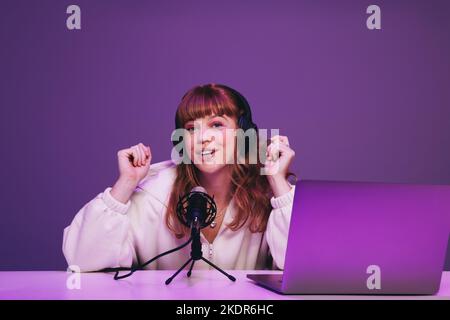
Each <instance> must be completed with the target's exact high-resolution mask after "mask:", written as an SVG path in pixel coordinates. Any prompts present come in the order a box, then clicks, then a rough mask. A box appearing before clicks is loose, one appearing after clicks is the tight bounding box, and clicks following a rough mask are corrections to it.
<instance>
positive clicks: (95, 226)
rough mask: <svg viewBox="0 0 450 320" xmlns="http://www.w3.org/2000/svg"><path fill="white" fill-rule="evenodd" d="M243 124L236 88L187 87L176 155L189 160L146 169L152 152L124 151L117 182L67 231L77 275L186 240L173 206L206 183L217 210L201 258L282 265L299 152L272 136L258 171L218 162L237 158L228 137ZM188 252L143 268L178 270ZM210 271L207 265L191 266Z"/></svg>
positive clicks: (223, 263) (134, 260) (226, 264)
mask: <svg viewBox="0 0 450 320" xmlns="http://www.w3.org/2000/svg"><path fill="white" fill-rule="evenodd" d="M245 106H247V107H245ZM244 120H245V121H244ZM243 123H244V124H243ZM249 123H250V126H251V125H253V122H252V120H251V113H250V109H249V106H248V103H247V101H246V100H245V98H244V97H243V96H241V95H240V94H239V93H238V92H237V91H235V90H233V89H231V88H229V87H227V86H224V85H218V84H208V85H204V86H197V87H194V88H193V89H191V90H190V91H188V92H187V93H186V94H185V95H184V96H183V98H182V100H181V103H180V105H179V106H178V109H177V112H176V126H177V128H182V129H185V131H184V132H185V134H184V136H183V143H184V149H183V150H185V151H186V154H184V155H183V154H181V155H182V156H184V158H185V159H189V160H192V161H188V163H185V162H182V163H179V164H175V162H174V161H172V160H169V161H164V162H160V163H157V164H152V165H150V163H151V158H152V155H151V150H150V147H149V146H145V145H143V144H142V143H139V144H138V145H135V146H133V147H131V148H128V149H123V150H120V151H119V152H118V153H117V157H118V166H119V173H120V174H119V178H118V180H117V181H116V183H115V184H114V185H113V187H112V188H111V187H108V188H106V190H104V192H102V193H100V194H98V195H97V197H95V198H94V199H93V200H91V201H90V202H89V203H87V204H86V205H85V206H84V207H83V208H82V209H81V210H80V211H79V212H78V213H77V215H76V216H75V218H74V220H73V221H72V223H71V225H70V226H68V227H67V228H66V229H65V230H64V240H63V252H64V255H65V257H66V260H67V262H68V264H69V265H75V266H77V267H78V268H79V270H81V271H97V270H102V269H104V268H114V267H131V266H135V265H138V264H142V263H143V262H145V261H147V260H148V259H150V258H152V257H154V256H156V255H157V254H159V253H162V252H164V251H167V250H169V249H172V248H175V247H177V246H179V245H180V244H182V243H184V242H186V240H187V237H188V236H189V230H187V228H186V227H184V226H183V225H182V224H181V223H180V222H179V221H178V219H177V216H176V205H177V202H178V200H179V198H180V196H183V195H184V194H186V193H188V192H189V191H191V190H192V188H193V187H195V186H202V187H203V188H205V189H206V191H207V193H208V194H209V195H214V200H215V202H216V205H217V215H216V218H215V221H214V222H213V223H212V224H211V225H210V226H208V227H206V228H204V229H202V230H201V241H202V252H203V256H204V257H205V258H207V259H208V260H210V261H211V262H213V263H214V264H215V265H217V266H219V267H221V268H223V269H264V268H272V269H273V268H279V269H283V267H284V255H285V251H286V244H287V236H288V229H289V222H290V216H291V210H292V202H293V196H294V188H295V187H294V186H292V185H291V184H290V183H289V182H288V180H287V178H288V175H289V166H290V164H291V162H292V160H293V158H294V155H295V153H294V151H293V150H292V149H291V148H290V147H289V142H288V139H287V137H284V136H276V137H273V138H272V142H277V143H276V144H275V143H272V144H271V145H269V147H268V148H267V153H266V155H267V162H265V164H264V165H263V164H262V163H260V162H258V163H256V164H249V163H248V162H247V163H244V164H242V163H239V162H238V161H234V162H232V163H230V162H228V161H218V160H226V159H228V160H230V155H231V157H234V156H236V153H235V152H234V151H236V149H237V145H238V144H237V142H236V137H235V136H231V135H228V134H226V132H230V130H231V131H232V132H233V131H235V130H236V129H239V128H241V127H243V126H248V125H249ZM205 129H207V130H205ZM275 145H278V146H279V147H278V148H275V147H274V146H275ZM199 150H200V151H199ZM183 152H184V151H182V153H183ZM248 153H249V152H248V150H246V151H245V155H244V156H245V157H247V158H248ZM186 156H187V157H186ZM236 157H237V156H236ZM235 160H236V159H235ZM262 168H265V169H268V170H267V171H268V172H269V173H270V174H269V175H262V174H261V170H260V169H262ZM273 168H277V170H273ZM189 256H190V248H189V247H185V248H184V249H183V250H180V251H177V252H174V253H172V254H170V255H167V256H164V257H162V258H161V259H158V260H157V261H155V262H154V263H152V264H150V265H149V266H148V268H149V269H178V268H179V267H180V266H181V265H182V264H183V263H184V262H185V261H187V259H188V258H189ZM208 268H210V266H209V265H207V264H206V263H204V262H198V263H196V264H195V267H194V269H208Z"/></svg>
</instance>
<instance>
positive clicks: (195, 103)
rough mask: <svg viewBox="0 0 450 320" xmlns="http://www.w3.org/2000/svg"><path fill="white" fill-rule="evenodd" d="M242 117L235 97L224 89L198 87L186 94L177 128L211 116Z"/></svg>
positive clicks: (176, 117) (176, 119) (180, 109)
mask: <svg viewBox="0 0 450 320" xmlns="http://www.w3.org/2000/svg"><path fill="white" fill-rule="evenodd" d="M213 114H214V115H218V116H223V115H226V116H229V117H235V118H236V119H237V118H238V117H239V116H240V114H239V108H238V107H237V106H236V103H235V101H234V100H233V97H232V96H231V95H229V94H228V93H227V92H226V91H225V90H224V89H222V88H220V87H218V86H217V85H216V86H198V87H195V88H193V89H192V90H190V91H189V92H188V93H186V94H185V96H184V97H183V99H182V100H181V103H180V105H179V106H178V110H177V112H176V115H175V123H176V126H177V128H182V127H184V125H185V124H186V122H189V121H193V120H195V119H198V118H204V117H207V116H211V115H213Z"/></svg>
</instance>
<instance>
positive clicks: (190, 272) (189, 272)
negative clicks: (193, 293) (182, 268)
mask: <svg viewBox="0 0 450 320" xmlns="http://www.w3.org/2000/svg"><path fill="white" fill-rule="evenodd" d="M191 259H192V258H191ZM194 263H195V260H193V259H192V263H191V267H190V268H189V271H188V273H187V276H188V277H190V276H191V274H192V268H193V267H194Z"/></svg>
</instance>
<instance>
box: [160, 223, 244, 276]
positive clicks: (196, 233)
mask: <svg viewBox="0 0 450 320" xmlns="http://www.w3.org/2000/svg"><path fill="white" fill-rule="evenodd" d="M190 240H192V243H191V257H190V258H189V259H188V261H186V262H185V263H184V264H183V265H182V266H181V267H180V269H178V271H177V272H175V273H174V274H173V275H172V276H171V277H170V278H169V279H167V280H166V285H167V284H169V283H171V282H172V280H173V279H174V278H175V277H176V276H177V275H178V274H179V273H180V272H181V270H183V269H184V268H185V267H186V266H187V265H188V264H189V263H190V262H191V266H190V267H189V271H188V273H187V276H188V277H190V276H191V274H192V268H193V267H194V263H195V262H196V261H198V260H203V261H205V262H206V263H207V264H209V265H210V266H211V267H213V268H215V269H216V270H217V271H219V272H220V273H222V274H224V275H225V276H226V277H227V278H228V279H230V280H231V281H236V278H235V277H233V276H232V275H230V274H228V273H226V272H225V271H223V270H222V269H221V268H219V267H218V266H216V265H215V264H214V263H212V262H211V261H209V260H208V259H206V258H204V257H203V253H202V244H201V242H200V229H199V228H197V227H193V228H192V229H191V238H190Z"/></svg>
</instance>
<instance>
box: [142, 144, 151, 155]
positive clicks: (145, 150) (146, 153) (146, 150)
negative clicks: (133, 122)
mask: <svg viewBox="0 0 450 320" xmlns="http://www.w3.org/2000/svg"><path fill="white" fill-rule="evenodd" d="M142 149H144V154H145V156H146V157H149V156H150V152H149V148H148V147H147V146H145V145H142Z"/></svg>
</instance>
